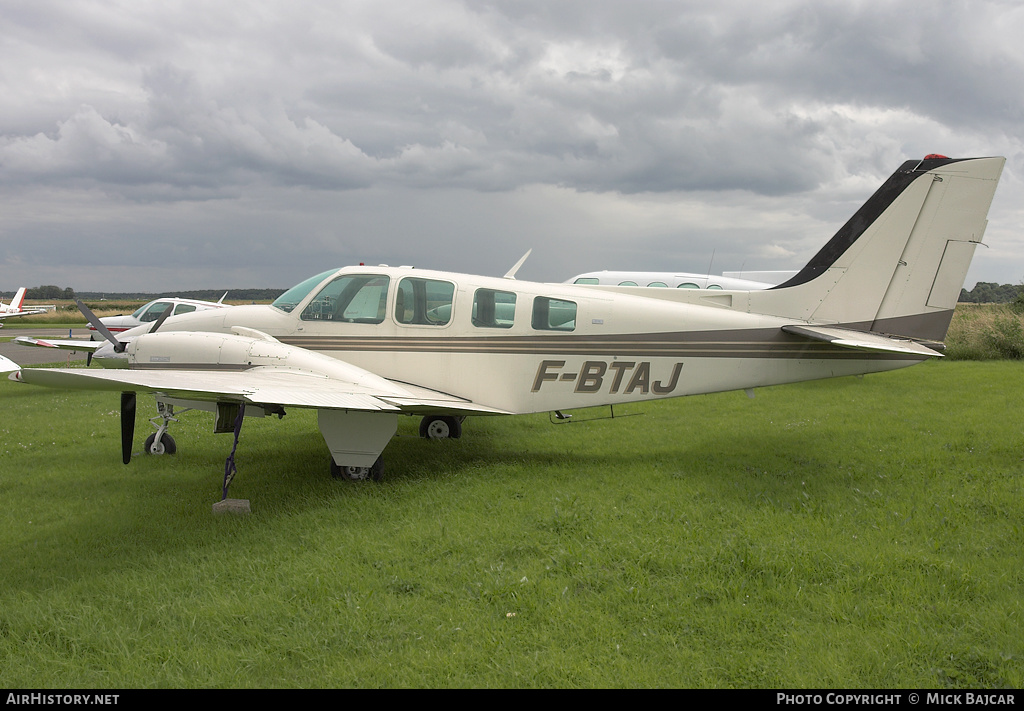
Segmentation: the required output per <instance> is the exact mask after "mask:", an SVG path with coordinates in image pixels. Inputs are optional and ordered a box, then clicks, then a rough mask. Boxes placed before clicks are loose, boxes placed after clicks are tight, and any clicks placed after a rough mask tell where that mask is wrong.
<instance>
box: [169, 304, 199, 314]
mask: <svg viewBox="0 0 1024 711" xmlns="http://www.w3.org/2000/svg"><path fill="white" fill-rule="evenodd" d="M195 310H196V307H195V306H193V305H192V304H178V305H177V306H175V307H174V315H175V316H177V315H178V314H187V313H191V312H193V311H195Z"/></svg>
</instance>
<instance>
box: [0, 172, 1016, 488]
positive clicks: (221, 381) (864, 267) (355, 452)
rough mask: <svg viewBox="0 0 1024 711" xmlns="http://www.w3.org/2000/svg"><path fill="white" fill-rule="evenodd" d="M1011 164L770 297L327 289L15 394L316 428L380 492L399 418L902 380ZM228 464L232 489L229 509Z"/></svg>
mask: <svg viewBox="0 0 1024 711" xmlns="http://www.w3.org/2000/svg"><path fill="white" fill-rule="evenodd" d="M1004 162H1005V160H1004V159H1003V158H975V159H961V160H954V159H949V158H945V157H943V156H935V155H932V156H927V157H926V158H925V159H923V160H912V161H907V162H906V163H904V164H903V165H902V166H900V168H899V169H898V170H896V172H895V173H893V175H892V176H891V177H890V178H889V179H888V180H886V181H885V183H884V184H883V185H882V186H881V187H880V188H879V189H878V190H877V191H876V192H875V194H874V195H872V196H871V197H870V198H869V199H868V201H867V202H866V203H865V204H864V205H863V206H862V207H861V208H860V209H859V210H858V211H857V213H856V214H855V215H854V216H853V217H852V218H851V219H850V220H849V221H848V222H847V223H846V224H845V225H844V226H843V227H841V228H840V229H839V231H838V232H837V233H836V234H835V236H834V237H832V239H831V240H829V241H828V242H827V243H826V244H825V246H824V247H823V248H822V249H821V250H820V251H819V252H818V253H817V254H816V255H815V256H814V257H813V258H812V259H811V260H810V262H808V264H807V265H806V266H805V267H804V268H803V269H802V270H800V272H799V273H797V274H796V275H795V276H794V277H792V278H791V279H789V280H787V281H786V282H785V283H783V284H780V285H778V286H775V287H772V288H768V289H761V290H751V291H746V290H721V291H712V292H709V291H707V290H691V289H651V288H646V287H629V286H601V285H597V286H593V285H591V286H586V285H568V284H539V283H530V282H523V281H516V280H515V279H514V277H513V275H512V274H509V275H506V277H513V278H504V279H502V278H490V277H483V276H472V275H466V274H452V273H448V272H439V271H424V270H419V269H412V268H408V267H401V268H392V267H386V266H377V267H367V266H359V267H346V268H343V269H338V270H330V271H326V272H323V273H321V274H318V275H316V276H314V277H311V278H309V279H307V280H306V281H304V282H302V283H301V284H298V285H297V286H295V287H293V288H292V289H290V290H289V291H287V292H285V293H284V294H283V295H282V296H281V297H279V298H278V299H277V300H276V301H275V302H274V303H273V304H271V305H263V306H235V307H232V308H231V309H218V310H208V311H196V312H193V313H190V314H184V315H181V316H174V317H171V318H168V319H167V320H166V321H163V322H157V323H156V324H154V325H152V326H150V325H145V326H140V327H137V328H135V329H132V330H129V331H126V332H124V333H122V334H118V335H115V334H110V333H109V332H107V334H106V335H105V337H106V338H107V339H108V342H105V343H103V344H102V345H99V346H98V347H97V348H96V352H95V357H96V359H97V360H99V361H100V362H101V363H102V364H103V365H105V366H113V367H107V368H103V369H97V368H90V369H77V370H76V369H49V368H24V369H21V370H18V371H16V372H14V373H12V375H11V377H12V379H15V380H18V381H22V382H26V383H36V384H39V385H46V386H51V387H57V388H85V389H98V390H112V391H115V392H118V391H119V392H121V406H122V457H123V460H124V461H125V463H127V462H128V461H129V459H130V457H131V447H132V437H133V432H134V421H135V400H136V393H137V392H143V393H151V394H154V395H155V396H156V400H157V403H158V408H159V412H160V413H161V416H162V424H160V425H159V426H158V430H157V432H156V433H154V435H152V436H151V438H150V443H151V445H150V446H151V447H153V448H154V449H157V450H158V449H159V448H160V447H161V446H164V445H163V444H162V443H164V442H165V441H169V440H164V437H165V436H166V431H167V426H168V424H169V423H170V422H172V421H173V408H174V407H182V406H183V407H201V408H205V409H208V410H210V411H213V412H215V413H216V420H215V431H218V432H234V434H235V442H234V444H235V446H236V447H237V445H238V433H239V430H240V427H241V425H242V422H243V418H244V416H248V415H256V416H264V415H268V414H277V415H279V416H281V415H283V414H284V411H285V408H288V407H302V408H312V409H316V410H317V411H318V424H319V429H320V432H321V433H322V435H323V438H324V440H325V442H326V444H327V448H328V449H329V451H330V454H331V462H330V465H331V471H332V473H333V474H335V475H339V476H344V477H348V478H379V476H380V474H381V471H382V467H383V460H382V452H383V451H384V448H385V446H386V445H387V443H388V442H389V440H390V439H391V437H392V436H393V435H394V434H395V432H396V429H397V424H398V416H399V415H415V416H419V417H422V418H423V420H422V424H421V428H422V432H423V433H424V434H426V435H428V436H435V437H441V436H444V435H448V436H458V434H459V432H460V428H461V423H462V418H464V417H465V416H467V415H499V414H514V413H530V412H543V411H556V412H557V411H562V410H567V409H572V408H579V407H590V406H595V405H616V404H619V403H627V402H637V401H642V400H649V399H655V398H669V397H679V396H683V395H692V394H697V393H710V392H718V391H726V390H736V389H749V388H755V387H760V386H766V385H776V384H781V383H792V382H798V381H803V380H812V379H817V378H830V377H837V376H843V375H853V374H862V373H872V372H880V371H887V370H893V369H896V368H903V367H906V366H909V365H914V364H915V363H919V362H921V361H924V360H926V359H928V358H930V357H934V356H939V355H941V353H940V351H941V350H942V348H943V344H942V339H943V338H944V337H945V334H946V330H947V328H948V326H949V323H950V319H951V318H952V315H953V308H954V306H955V305H956V301H957V298H958V296H959V294H960V289H961V287H962V285H963V281H964V278H965V276H966V273H967V269H968V266H969V265H970V262H971V258H972V256H973V254H974V250H975V248H976V246H977V245H978V244H979V243H980V242H981V239H982V236H983V234H984V232H985V227H986V224H987V214H988V209H989V205H990V203H991V201H992V196H993V194H994V192H995V189H996V184H997V182H998V180H999V176H1000V174H1001V172H1002V168H1003V164H1004ZM233 454H234V449H232V456H231V457H229V458H228V466H226V467H225V470H226V471H228V472H229V473H228V474H226V475H225V485H224V496H225V499H226V498H227V485H228V483H229V482H230V478H231V476H232V474H231V470H232V469H233Z"/></svg>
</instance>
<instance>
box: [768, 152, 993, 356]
mask: <svg viewBox="0 0 1024 711" xmlns="http://www.w3.org/2000/svg"><path fill="white" fill-rule="evenodd" d="M1005 162H1006V161H1005V159H1004V158H970V159H959V160H957V159H950V158H946V157H943V156H935V155H932V156H927V157H926V158H924V159H923V160H912V161H907V162H906V163H904V164H903V165H902V166H900V168H899V170H897V171H896V172H895V173H893V174H892V176H891V177H890V178H889V179H888V180H887V181H886V182H885V183H884V184H883V185H882V187H880V188H879V189H878V190H877V191H876V192H875V194H874V195H872V196H871V198H869V199H868V201H867V202H866V203H864V205H863V206H862V207H861V208H860V209H859V210H858V211H857V213H856V214H854V216H853V217H852V218H850V220H849V221H848V222H847V223H846V224H845V225H843V227H842V228H841V229H840V230H839V231H838V232H837V233H836V234H835V236H834V237H833V238H832V239H831V240H830V241H829V242H828V243H827V244H826V245H825V246H824V247H823V248H822V249H821V250H820V251H819V252H818V254H816V255H815V256H814V258H813V259H811V261H810V262H808V264H807V266H805V267H804V268H803V269H802V270H801V271H800V272H798V273H797V274H796V276H794V277H793V278H792V279H790V280H789V281H787V282H785V283H783V284H780V285H779V286H776V287H774V288H772V289H768V290H765V291H762V292H751V293H750V300H749V307H750V311H752V312H755V313H761V314H771V315H775V316H782V317H789V318H796V319H800V320H801V321H803V322H805V323H809V324H814V325H834V326H839V327H842V328H846V329H854V330H859V331H872V332H875V333H883V334H892V335H898V336H903V337H906V338H911V339H914V340H925V341H941V340H942V339H943V338H945V335H946V330H947V329H948V327H949V322H950V320H951V319H952V317H953V308H954V307H955V306H956V302H957V299H958V298H959V296H960V289H961V288H962V287H963V283H964V279H965V278H966V276H967V269H968V267H969V266H970V264H971V258H972V257H973V256H974V250H975V248H976V247H977V245H978V244H979V243H981V240H982V237H983V236H984V234H985V227H986V225H987V224H988V210H989V206H990V205H991V203H992V196H993V195H994V194H995V189H996V185H997V183H998V182H999V176H1000V174H1001V173H1002V169H1003V164H1004V163H1005Z"/></svg>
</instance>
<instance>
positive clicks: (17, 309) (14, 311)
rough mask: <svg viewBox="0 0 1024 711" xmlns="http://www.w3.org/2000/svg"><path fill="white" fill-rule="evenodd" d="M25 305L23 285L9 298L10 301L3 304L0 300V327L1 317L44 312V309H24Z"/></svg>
mask: <svg viewBox="0 0 1024 711" xmlns="http://www.w3.org/2000/svg"><path fill="white" fill-rule="evenodd" d="M24 305H25V287H21V288H20V289H18V293H16V294H15V295H14V298H13V299H11V303H9V304H5V303H3V302H0V328H3V319H5V318H13V317H15V316H30V315H32V314H42V313H46V309H24V308H22V307H23V306H24Z"/></svg>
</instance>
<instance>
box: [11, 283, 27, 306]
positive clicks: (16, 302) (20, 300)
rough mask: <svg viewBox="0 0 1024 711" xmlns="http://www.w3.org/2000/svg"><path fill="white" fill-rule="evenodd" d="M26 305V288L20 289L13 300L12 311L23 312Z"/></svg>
mask: <svg viewBox="0 0 1024 711" xmlns="http://www.w3.org/2000/svg"><path fill="white" fill-rule="evenodd" d="M24 304H25V287H21V288H20V289H18V293H16V294H15V295H14V298H13V299H11V310H12V311H21V308H22V306H24Z"/></svg>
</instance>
